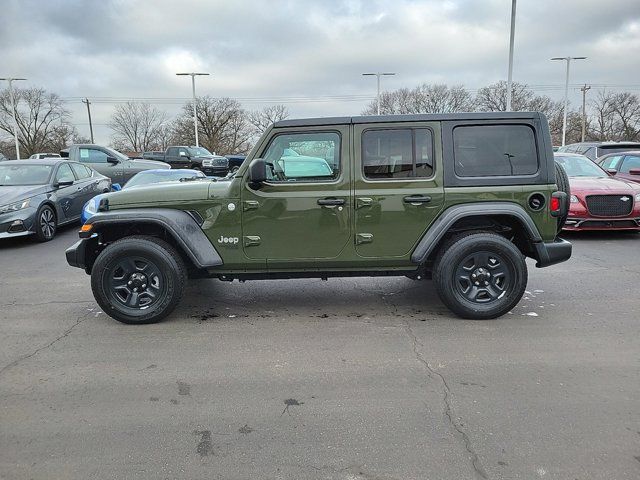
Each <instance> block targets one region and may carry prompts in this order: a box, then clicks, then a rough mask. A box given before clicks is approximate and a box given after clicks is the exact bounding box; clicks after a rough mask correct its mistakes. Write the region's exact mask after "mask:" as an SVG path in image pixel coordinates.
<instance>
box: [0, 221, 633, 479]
mask: <svg viewBox="0 0 640 480" xmlns="http://www.w3.org/2000/svg"><path fill="white" fill-rule="evenodd" d="M566 237H567V238H569V239H570V240H572V241H573V242H574V256H573V258H572V260H571V261H569V262H567V263H565V264H561V265H557V266H554V267H550V268H547V269H535V268H534V266H533V264H532V263H530V264H529V267H530V281H529V287H528V293H527V294H526V295H525V297H524V299H523V300H522V302H521V303H520V305H519V306H518V307H517V308H516V309H514V310H513V312H512V313H511V314H509V315H506V316H504V317H503V318H501V319H498V320H493V321H466V320H460V319H458V318H455V317H452V316H451V315H450V314H449V312H448V311H447V310H446V309H445V307H444V306H443V305H442V304H441V303H440V302H439V301H438V299H437V297H436V295H435V291H434V289H433V288H432V286H431V284H430V283H429V282H414V281H411V280H408V279H402V278H399V279H395V278H391V279H386V278H382V279H368V278H362V279H360V278H358V279H344V280H337V279H331V280H329V281H328V282H322V281H316V280H305V281H263V282H247V283H245V284H239V283H237V282H236V283H222V282H219V281H216V280H198V281H193V282H192V283H191V284H190V287H189V289H188V291H187V294H186V296H185V298H184V299H183V302H182V304H181V306H180V307H179V309H178V310H177V311H176V312H175V313H174V314H173V315H172V316H171V317H170V318H169V320H168V321H165V322H164V323H161V324H157V325H147V326H138V327H136V326H126V325H122V324H120V323H118V322H116V321H114V320H112V319H110V318H109V317H107V316H106V315H105V314H104V313H102V312H100V310H99V308H98V307H97V305H96V303H95V301H94V300H93V296H92V294H91V291H90V287H89V278H88V277H87V276H86V275H85V274H84V273H83V272H82V271H80V270H78V269H75V268H71V267H68V266H67V265H66V262H65V259H64V254H63V251H64V249H65V248H66V247H67V246H69V245H70V244H71V243H73V242H74V241H75V238H76V229H75V228H67V229H65V230H63V231H62V232H61V233H60V234H59V236H58V237H57V238H55V239H54V240H53V241H52V242H50V243H45V244H36V243H32V242H29V241H25V240H17V239H16V240H12V241H3V242H0V271H1V272H2V274H1V276H0V478H2V479H23V478H36V479H45V478H46V479H52V478H65V479H89V478H122V479H124V478H126V479H135V478H145V479H146V478H148V479H159V478H180V479H200V478H202V479H204V478H207V479H211V478H225V479H248V478H269V479H280V478H282V479H289V478H291V479H294V478H295V479H302V478H305V479H306V478H310V479H345V480H346V479H367V480H369V479H445V478H447V479H482V478H491V479H517V478H521V479H532V478H533V479H535V478H545V479H546V478H557V479H600V478H601V479H637V478H639V477H640V335H639V334H640V296H639V289H638V285H639V284H640V256H639V254H638V252H640V235H638V234H580V235H576V234H574V235H571V236H566Z"/></svg>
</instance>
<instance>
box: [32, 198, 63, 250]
mask: <svg viewBox="0 0 640 480" xmlns="http://www.w3.org/2000/svg"><path fill="white" fill-rule="evenodd" d="M34 221H35V232H36V240H38V241H39V242H48V241H50V240H53V237H55V236H56V231H57V230H58V219H57V217H56V212H55V211H54V210H53V208H51V206H49V205H42V206H41V207H40V208H39V209H38V212H37V213H36V217H35V220H34Z"/></svg>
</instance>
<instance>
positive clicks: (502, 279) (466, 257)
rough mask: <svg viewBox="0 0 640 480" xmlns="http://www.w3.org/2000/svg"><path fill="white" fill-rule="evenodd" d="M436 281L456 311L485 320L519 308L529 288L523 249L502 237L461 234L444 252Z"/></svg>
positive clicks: (437, 264) (438, 261)
mask: <svg viewBox="0 0 640 480" xmlns="http://www.w3.org/2000/svg"><path fill="white" fill-rule="evenodd" d="M433 281H434V283H435V286H436V290H437V292H438V295H439V296H440V299H441V300H442V302H443V303H444V304H445V305H446V306H447V307H449V309H450V310H451V311H452V312H454V313H455V314H457V315H459V316H461V317H463V318H471V319H474V320H485V319H490V318H496V317H499V316H501V315H504V314H505V313H507V312H509V311H510V310H511V309H512V308H513V307H515V306H516V305H517V303H518V302H519V301H520V299H521V298H522V295H523V294H524V290H525V288H526V286H527V264H526V263H525V259H524V256H523V255H522V253H520V250H518V248H517V247H516V246H515V245H514V244H513V243H511V242H510V241H509V240H507V239H506V238H504V237H502V236H500V235H497V234H495V233H473V234H468V235H460V236H457V237H453V238H452V239H451V240H450V241H449V242H448V243H447V244H445V246H444V247H443V248H442V249H441V251H440V254H439V255H438V258H437V259H436V261H435V264H434V268H433Z"/></svg>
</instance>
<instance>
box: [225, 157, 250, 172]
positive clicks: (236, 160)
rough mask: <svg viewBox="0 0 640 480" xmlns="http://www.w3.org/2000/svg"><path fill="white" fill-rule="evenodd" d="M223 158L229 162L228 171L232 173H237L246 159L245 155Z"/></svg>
mask: <svg viewBox="0 0 640 480" xmlns="http://www.w3.org/2000/svg"><path fill="white" fill-rule="evenodd" d="M225 157H226V158H227V160H229V171H230V172H232V173H235V172H237V171H238V169H239V168H240V166H241V165H242V164H243V162H244V159H245V158H247V156H246V155H225Z"/></svg>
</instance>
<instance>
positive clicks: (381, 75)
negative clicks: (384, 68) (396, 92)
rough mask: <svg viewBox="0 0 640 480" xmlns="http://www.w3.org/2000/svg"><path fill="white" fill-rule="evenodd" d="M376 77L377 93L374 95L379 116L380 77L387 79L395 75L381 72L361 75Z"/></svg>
mask: <svg viewBox="0 0 640 480" xmlns="http://www.w3.org/2000/svg"><path fill="white" fill-rule="evenodd" d="M374 75H375V76H376V77H377V78H378V93H377V95H376V103H377V104H378V109H377V111H378V115H380V77H388V76H393V75H395V73H382V72H378V73H363V74H362V76H363V77H371V76H374Z"/></svg>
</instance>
